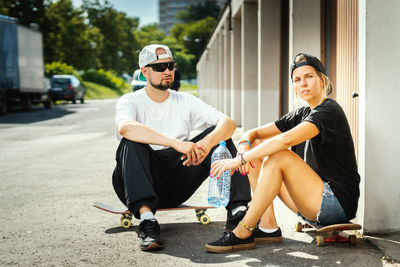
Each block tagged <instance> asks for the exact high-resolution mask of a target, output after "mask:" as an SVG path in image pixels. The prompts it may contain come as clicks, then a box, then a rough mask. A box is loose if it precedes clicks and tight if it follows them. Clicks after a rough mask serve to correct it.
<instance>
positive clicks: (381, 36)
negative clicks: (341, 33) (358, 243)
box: [359, 0, 400, 232]
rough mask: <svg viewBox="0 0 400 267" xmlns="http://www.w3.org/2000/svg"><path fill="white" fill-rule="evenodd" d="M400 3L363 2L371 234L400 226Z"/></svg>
mask: <svg viewBox="0 0 400 267" xmlns="http://www.w3.org/2000/svg"><path fill="white" fill-rule="evenodd" d="M398 14H400V2H399V1H397V0H387V1H385V2H384V4H382V2H381V1H378V0H360V24H359V25H360V44H359V56H360V64H359V65H360V69H359V80H360V84H359V95H360V96H359V98H360V102H359V105H360V112H359V116H360V122H359V130H360V135H359V138H360V140H359V171H360V174H361V177H362V196H361V199H360V204H361V205H360V208H361V209H360V210H359V215H360V214H361V215H363V216H359V217H360V219H362V221H361V223H363V225H364V231H365V232H388V231H399V230H400V209H399V207H400V182H399V180H400V164H399V158H398V153H399V151H400V149H399V148H400V146H399V144H398V138H399V133H400V122H399V121H400V120H399V115H398V114H399V109H398V101H399V99H400V90H399V77H400V68H399V61H400V50H399V47H400V34H399V25H400V17H399V16H398Z"/></svg>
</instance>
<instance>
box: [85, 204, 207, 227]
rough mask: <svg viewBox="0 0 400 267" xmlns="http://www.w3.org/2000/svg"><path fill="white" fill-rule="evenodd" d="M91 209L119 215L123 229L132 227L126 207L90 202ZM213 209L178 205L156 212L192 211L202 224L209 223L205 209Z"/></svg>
mask: <svg viewBox="0 0 400 267" xmlns="http://www.w3.org/2000/svg"><path fill="white" fill-rule="evenodd" d="M90 204H91V205H92V206H93V207H95V208H98V209H100V210H103V211H106V212H109V213H113V214H120V215H121V218H120V221H121V226H122V227H123V228H125V229H128V228H129V227H131V225H132V213H131V212H130V211H129V210H127V208H126V207H115V206H110V205H107V204H104V203H101V202H92V203H90ZM212 208H214V207H211V206H191V205H179V206H177V207H173V208H162V209H158V210H157V211H170V210H194V211H195V212H196V218H197V220H198V221H199V222H200V223H201V224H203V225H206V224H209V223H210V217H209V216H208V215H207V214H206V211H207V209H212Z"/></svg>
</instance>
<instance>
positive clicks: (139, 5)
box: [72, 0, 159, 27]
mask: <svg viewBox="0 0 400 267" xmlns="http://www.w3.org/2000/svg"><path fill="white" fill-rule="evenodd" d="M72 2H73V5H74V6H75V7H79V6H80V5H81V4H82V0H72ZM108 2H110V3H111V4H112V5H113V6H114V8H115V9H116V10H118V11H122V12H125V13H126V14H127V15H128V16H129V17H139V27H142V26H144V25H147V24H150V23H154V22H157V23H158V22H159V17H158V15H159V14H158V0H108Z"/></svg>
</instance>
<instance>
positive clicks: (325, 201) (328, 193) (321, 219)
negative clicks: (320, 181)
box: [298, 182, 349, 227]
mask: <svg viewBox="0 0 400 267" xmlns="http://www.w3.org/2000/svg"><path fill="white" fill-rule="evenodd" d="M298 215H299V216H300V217H301V218H303V219H304V220H305V221H306V222H307V223H309V224H311V225H314V226H316V227H322V226H325V225H331V224H338V223H347V222H348V221H349V220H348V219H347V216H346V213H345V212H344V210H343V208H342V206H341V205H340V203H339V201H338V200H337V198H336V196H335V194H334V193H333V192H332V189H331V187H330V186H329V184H328V183H325V182H324V191H323V192H322V201H321V208H320V210H319V213H318V215H317V220H316V221H315V222H312V221H310V220H308V219H306V218H305V217H304V216H303V215H302V214H301V213H300V212H298Z"/></svg>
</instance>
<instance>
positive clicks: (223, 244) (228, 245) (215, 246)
mask: <svg viewBox="0 0 400 267" xmlns="http://www.w3.org/2000/svg"><path fill="white" fill-rule="evenodd" d="M255 246H256V243H255V242H254V238H253V236H252V235H251V236H250V237H248V238H246V239H240V238H237V237H236V236H235V234H234V233H233V232H225V233H224V234H223V236H222V237H221V238H220V239H218V240H217V241H214V242H211V243H208V244H207V245H205V248H206V250H207V251H208V252H214V253H226V252H231V251H238V250H248V249H253V248H254V247H255Z"/></svg>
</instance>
